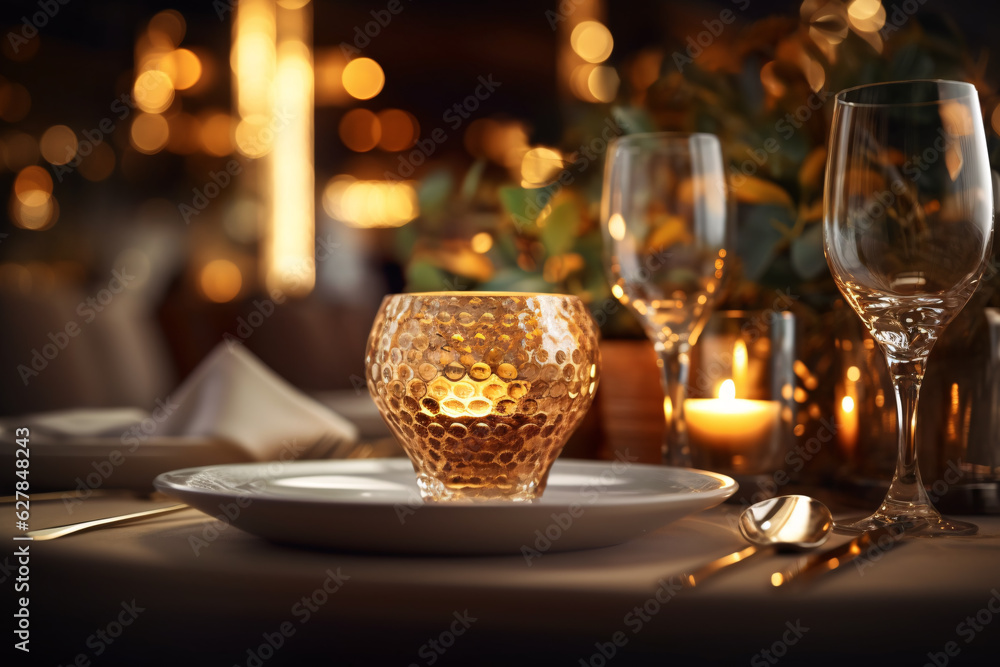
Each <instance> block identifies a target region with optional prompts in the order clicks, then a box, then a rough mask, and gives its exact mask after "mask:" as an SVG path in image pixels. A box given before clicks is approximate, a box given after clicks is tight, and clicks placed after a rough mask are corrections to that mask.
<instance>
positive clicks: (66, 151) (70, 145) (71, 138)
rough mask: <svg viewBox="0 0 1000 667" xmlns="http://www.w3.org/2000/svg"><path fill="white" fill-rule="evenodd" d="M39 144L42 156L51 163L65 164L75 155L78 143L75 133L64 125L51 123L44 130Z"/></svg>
mask: <svg viewBox="0 0 1000 667" xmlns="http://www.w3.org/2000/svg"><path fill="white" fill-rule="evenodd" d="M39 144H40V146H41V149H42V157H44V158H45V159H46V160H47V161H48V162H49V163H51V164H66V163H67V162H69V161H70V160H72V159H73V158H75V157H76V151H77V148H79V145H80V144H79V142H78V141H77V139H76V134H75V133H74V132H73V130H71V129H70V128H68V127H66V126H65V125H53V126H52V127H50V128H49V129H47V130H45V133H44V134H43V135H42V140H41V141H40V142H39Z"/></svg>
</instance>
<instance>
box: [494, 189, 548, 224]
mask: <svg viewBox="0 0 1000 667" xmlns="http://www.w3.org/2000/svg"><path fill="white" fill-rule="evenodd" d="M556 189H558V184H556V185H549V186H546V187H544V188H530V189H529V188H522V187H519V186H516V185H507V186H504V187H502V188H500V190H499V194H500V203H501V204H502V205H503V207H504V209H505V210H506V211H507V213H509V214H510V216H511V218H513V220H514V224H515V225H517V227H518V229H524V228H525V227H530V226H534V224H535V221H536V220H538V216H539V215H540V214H541V212H542V209H544V208H545V206H546V205H547V204H548V203H549V200H550V199H551V198H552V195H553V193H555V191H556Z"/></svg>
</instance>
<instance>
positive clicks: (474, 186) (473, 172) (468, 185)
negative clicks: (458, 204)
mask: <svg viewBox="0 0 1000 667" xmlns="http://www.w3.org/2000/svg"><path fill="white" fill-rule="evenodd" d="M485 170H486V160H476V161H475V162H474V163H473V165H472V166H471V167H469V171H467V172H465V178H463V179H462V189H461V192H462V199H464V200H465V201H469V200H471V199H472V198H473V197H474V196H475V194H476V190H478V189H479V182H480V181H481V180H482V179H483V172H484V171H485Z"/></svg>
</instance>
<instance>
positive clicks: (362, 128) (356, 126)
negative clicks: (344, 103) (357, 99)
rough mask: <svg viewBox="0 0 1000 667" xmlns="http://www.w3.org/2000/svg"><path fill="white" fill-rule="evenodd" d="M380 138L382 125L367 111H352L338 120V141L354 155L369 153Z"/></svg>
mask: <svg viewBox="0 0 1000 667" xmlns="http://www.w3.org/2000/svg"><path fill="white" fill-rule="evenodd" d="M381 138H382V124H381V123H380V122H379V119H378V117H377V116H376V115H375V114H374V113H372V112H371V111H369V110H368V109H352V110H350V111H348V112H347V113H345V114H344V117H343V118H341V119H340V140H341V141H343V142H344V145H345V146H347V147H348V148H350V149H351V150H352V151H354V152H356V153H364V152H367V151H370V150H371V149H373V148H375V146H377V145H378V142H379V139H381Z"/></svg>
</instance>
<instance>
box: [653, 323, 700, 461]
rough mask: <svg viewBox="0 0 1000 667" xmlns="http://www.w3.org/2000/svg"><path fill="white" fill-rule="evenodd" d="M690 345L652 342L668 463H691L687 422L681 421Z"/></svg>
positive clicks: (664, 452) (664, 451)
mask: <svg viewBox="0 0 1000 667" xmlns="http://www.w3.org/2000/svg"><path fill="white" fill-rule="evenodd" d="M689 350H690V345H688V344H678V345H673V346H670V347H668V346H665V345H663V344H662V343H656V355H657V360H656V365H657V366H659V367H660V379H661V380H662V382H663V416H664V418H665V420H666V430H665V431H664V434H663V449H662V452H663V462H664V463H665V464H666V465H670V466H679V467H684V468H690V467H691V449H690V447H689V446H688V435H687V424H686V422H685V421H684V399H685V398H686V396H687V382H688V367H689V365H690V358H689V356H688V352H689Z"/></svg>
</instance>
